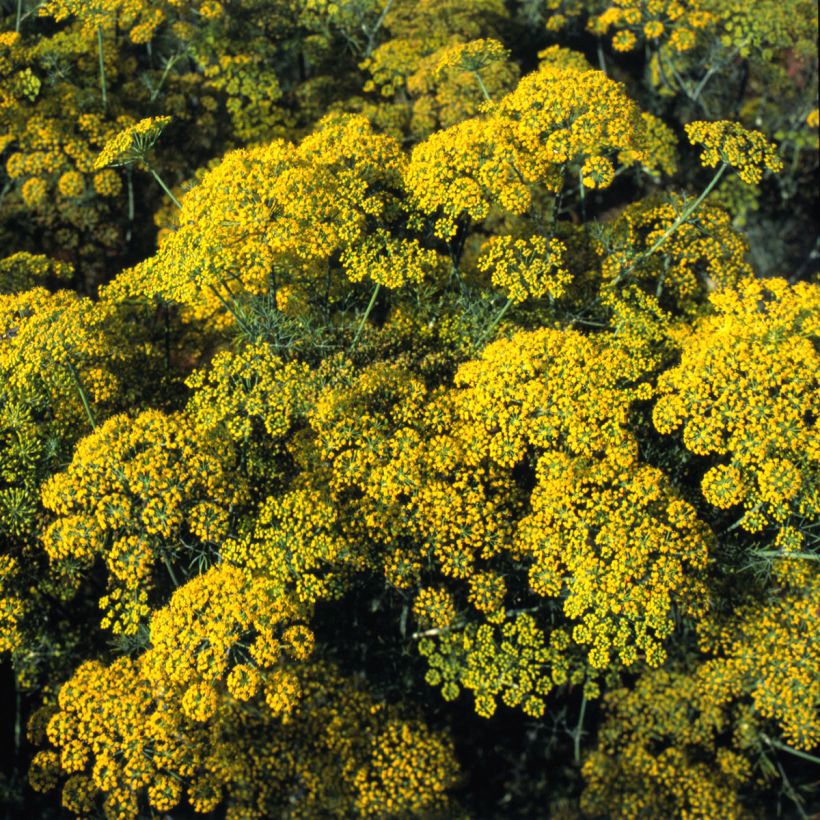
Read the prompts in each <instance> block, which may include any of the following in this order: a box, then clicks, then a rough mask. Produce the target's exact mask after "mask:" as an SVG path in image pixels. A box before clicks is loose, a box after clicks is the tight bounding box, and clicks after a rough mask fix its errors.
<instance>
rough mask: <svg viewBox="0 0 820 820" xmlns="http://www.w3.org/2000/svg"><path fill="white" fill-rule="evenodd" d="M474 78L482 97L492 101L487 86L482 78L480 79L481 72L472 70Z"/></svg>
mask: <svg viewBox="0 0 820 820" xmlns="http://www.w3.org/2000/svg"><path fill="white" fill-rule="evenodd" d="M473 74H475V78H476V79H477V80H478V87H479V88H480V89H481V93H482V94H483V95H484V99H485V100H487V102H492V97H490V93H489V92H488V91H487V86H486V85H484V80H482V79H481V72H479V71H474V72H473Z"/></svg>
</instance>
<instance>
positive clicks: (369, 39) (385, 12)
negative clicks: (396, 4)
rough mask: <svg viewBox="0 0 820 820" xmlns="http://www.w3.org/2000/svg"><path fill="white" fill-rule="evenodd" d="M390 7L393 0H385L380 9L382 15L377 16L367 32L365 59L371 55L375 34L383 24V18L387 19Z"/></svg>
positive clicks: (374, 43)
mask: <svg viewBox="0 0 820 820" xmlns="http://www.w3.org/2000/svg"><path fill="white" fill-rule="evenodd" d="M392 5H393V0H387V2H386V3H385V4H384V8H383V9H382V13H381V14H380V15H379V19H378V20H376V22H375V23H374V24H373V28H372V29H370V31H368V32H367V48H366V49H365V52H364V56H365V57H369V56H370V55H371V54H372V53H373V47H374V46H375V45H376V34H378V32H379V29H380V28H381V27H382V25H383V24H384V18H385V17H387V15H388V13H389V12H390V6H392Z"/></svg>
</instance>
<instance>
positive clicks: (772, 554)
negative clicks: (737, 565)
mask: <svg viewBox="0 0 820 820" xmlns="http://www.w3.org/2000/svg"><path fill="white" fill-rule="evenodd" d="M755 555H756V556H759V557H760V558H802V559H803V560H804V561H820V555H816V554H815V553H813V552H779V551H778V550H762V551H761V552H756V553H755Z"/></svg>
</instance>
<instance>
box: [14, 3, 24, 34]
mask: <svg viewBox="0 0 820 820" xmlns="http://www.w3.org/2000/svg"><path fill="white" fill-rule="evenodd" d="M22 14H23V0H17V16H16V17H15V18H14V30H15V31H16V32H17V33H18V34H19V33H20V19H21V17H22Z"/></svg>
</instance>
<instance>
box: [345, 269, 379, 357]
mask: <svg viewBox="0 0 820 820" xmlns="http://www.w3.org/2000/svg"><path fill="white" fill-rule="evenodd" d="M380 289H381V285H379V284H378V283H377V284H376V287H375V288H373V293H372V295H371V296H370V301H369V302H368V303H367V309H366V310H365V312H364V316H362V320H361V322H359V327H358V328H356V335H355V336H354V337H353V344H352V345H351V346H350V352H351V353H352V352H353V351H354V350H355V349H356V345H357V344H358V343H359V336H361V335H362V331H363V330H364V324H365V322H366V321H367V317H368V316H370V311H372V310H373V306H374V305H375V304H376V297H377V296H378V295H379V290H380Z"/></svg>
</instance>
